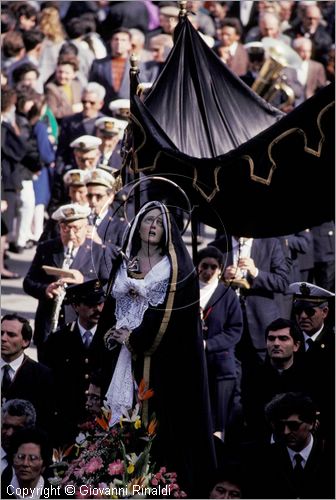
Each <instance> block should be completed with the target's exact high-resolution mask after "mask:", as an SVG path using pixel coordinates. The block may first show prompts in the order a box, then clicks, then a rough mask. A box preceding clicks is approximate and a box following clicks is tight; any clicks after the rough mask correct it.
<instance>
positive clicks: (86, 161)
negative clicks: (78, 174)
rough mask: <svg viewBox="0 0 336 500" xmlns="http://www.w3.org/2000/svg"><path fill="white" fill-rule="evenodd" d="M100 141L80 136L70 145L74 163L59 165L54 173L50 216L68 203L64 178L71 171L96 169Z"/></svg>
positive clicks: (91, 137) (88, 136)
mask: <svg viewBox="0 0 336 500" xmlns="http://www.w3.org/2000/svg"><path fill="white" fill-rule="evenodd" d="M101 143H102V141H101V139H99V138H98V137H96V136H93V135H82V136H80V137H78V138H77V139H75V140H74V141H72V142H71V143H70V148H72V149H73V156H74V161H73V162H72V163H71V164H69V165H66V166H64V165H60V166H58V167H57V168H56V171H55V173H54V182H53V189H52V193H51V199H50V202H49V206H48V213H49V215H51V214H52V213H53V212H55V210H57V209H58V208H59V207H60V206H61V205H66V204H67V203H70V198H69V195H68V192H67V186H66V185H65V184H64V176H65V174H66V173H67V172H69V171H70V170H73V169H78V170H85V171H87V170H94V169H95V168H97V166H98V163H99V158H100V150H99V146H100V145H101Z"/></svg>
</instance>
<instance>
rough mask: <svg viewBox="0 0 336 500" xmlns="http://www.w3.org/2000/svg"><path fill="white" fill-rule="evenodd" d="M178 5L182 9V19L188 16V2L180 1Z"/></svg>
mask: <svg viewBox="0 0 336 500" xmlns="http://www.w3.org/2000/svg"><path fill="white" fill-rule="evenodd" d="M178 4H179V7H180V13H179V16H180V18H181V17H185V16H186V15H187V0H180V1H179V2H178Z"/></svg>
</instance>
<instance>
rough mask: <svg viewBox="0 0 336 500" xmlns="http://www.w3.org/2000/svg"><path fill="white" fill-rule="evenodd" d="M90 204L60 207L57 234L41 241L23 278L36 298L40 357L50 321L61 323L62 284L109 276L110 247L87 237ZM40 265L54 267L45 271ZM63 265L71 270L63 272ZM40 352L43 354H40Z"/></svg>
mask: <svg viewBox="0 0 336 500" xmlns="http://www.w3.org/2000/svg"><path fill="white" fill-rule="evenodd" d="M89 214H90V208H89V207H85V206H81V205H77V204H70V205H64V206H62V207H60V208H59V209H58V210H56V212H54V214H53V215H52V217H53V219H54V220H56V221H57V222H58V223H59V228H60V236H59V237H58V238H55V239H52V240H48V241H45V242H43V243H40V245H39V246H38V247H37V250H36V254H35V257H34V259H33V262H32V264H31V266H30V269H29V271H28V273H27V275H26V277H25V279H24V281H23V289H24V291H25V292H26V293H27V294H28V295H31V296H32V297H34V298H36V299H38V301H39V302H38V306H37V310H36V316H35V331H34V342H35V344H36V346H37V348H38V352H39V356H40V357H41V354H42V350H43V342H44V341H45V339H46V337H47V336H48V334H49V333H50V331H51V329H52V325H53V326H54V328H56V327H57V324H58V322H59V324H60V325H63V324H64V321H65V318H64V312H63V311H62V310H61V311H60V313H59V316H58V318H57V314H56V311H57V307H56V305H57V304H59V302H60V301H61V299H60V297H61V296H62V295H64V286H65V284H69V283H72V284H74V283H83V282H84V281H87V280H89V279H93V278H96V277H98V278H108V277H109V274H110V271H111V265H112V258H113V257H112V253H113V247H112V246H111V245H109V247H105V246H102V245H100V244H98V243H96V242H95V241H92V240H91V239H87V231H88V216H89ZM43 266H51V267H52V268H54V269H53V270H51V271H48V272H51V274H47V272H46V270H45V269H44V268H43ZM62 269H63V271H64V270H65V269H70V270H71V277H69V274H66V275H64V272H63V273H62V271H60V270H62ZM42 356H43V354H42Z"/></svg>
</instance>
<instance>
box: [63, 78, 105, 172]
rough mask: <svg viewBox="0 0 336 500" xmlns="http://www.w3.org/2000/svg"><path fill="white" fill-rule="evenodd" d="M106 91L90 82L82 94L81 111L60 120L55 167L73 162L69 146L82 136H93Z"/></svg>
mask: <svg viewBox="0 0 336 500" xmlns="http://www.w3.org/2000/svg"><path fill="white" fill-rule="evenodd" d="M105 94H106V91H105V89H104V87H102V85H99V83H96V82H90V83H88V84H87V85H86V87H85V88H84V90H83V93H82V104H83V111H81V112H80V113H75V114H74V115H70V116H67V117H65V118H63V120H62V127H61V130H60V135H59V138H58V146H57V153H56V161H57V165H60V164H62V165H63V166H64V165H67V164H68V163H70V162H71V161H73V156H72V150H71V148H70V147H69V144H70V143H71V142H72V141H74V140H75V139H77V138H78V137H80V136H82V135H95V131H96V126H95V122H96V120H97V118H100V117H102V116H103V114H102V113H101V112H100V110H101V108H102V107H103V105H104V98H105Z"/></svg>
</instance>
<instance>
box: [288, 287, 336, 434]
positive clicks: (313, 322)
mask: <svg viewBox="0 0 336 500" xmlns="http://www.w3.org/2000/svg"><path fill="white" fill-rule="evenodd" d="M289 292H291V293H293V294H294V301H293V313H294V315H295V319H296V322H297V324H298V325H299V327H300V328H301V330H302V332H303V336H304V349H302V359H303V361H304V363H305V365H306V366H307V369H308V372H310V373H311V374H312V376H313V378H314V382H315V383H314V396H315V398H316V402H317V404H318V406H319V409H320V410H321V431H323V432H325V433H326V434H329V433H330V432H331V433H332V434H333V433H334V417H333V416H334V414H335V408H334V405H335V389H334V387H335V333H334V330H333V328H332V327H331V326H330V325H327V324H326V321H327V318H328V315H329V302H330V301H332V300H334V297H335V294H334V293H332V292H329V291H328V290H325V289H324V288H321V287H318V286H316V285H312V284H311V283H305V282H298V283H292V284H291V285H290V286H289ZM326 381H328V382H327V383H326Z"/></svg>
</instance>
